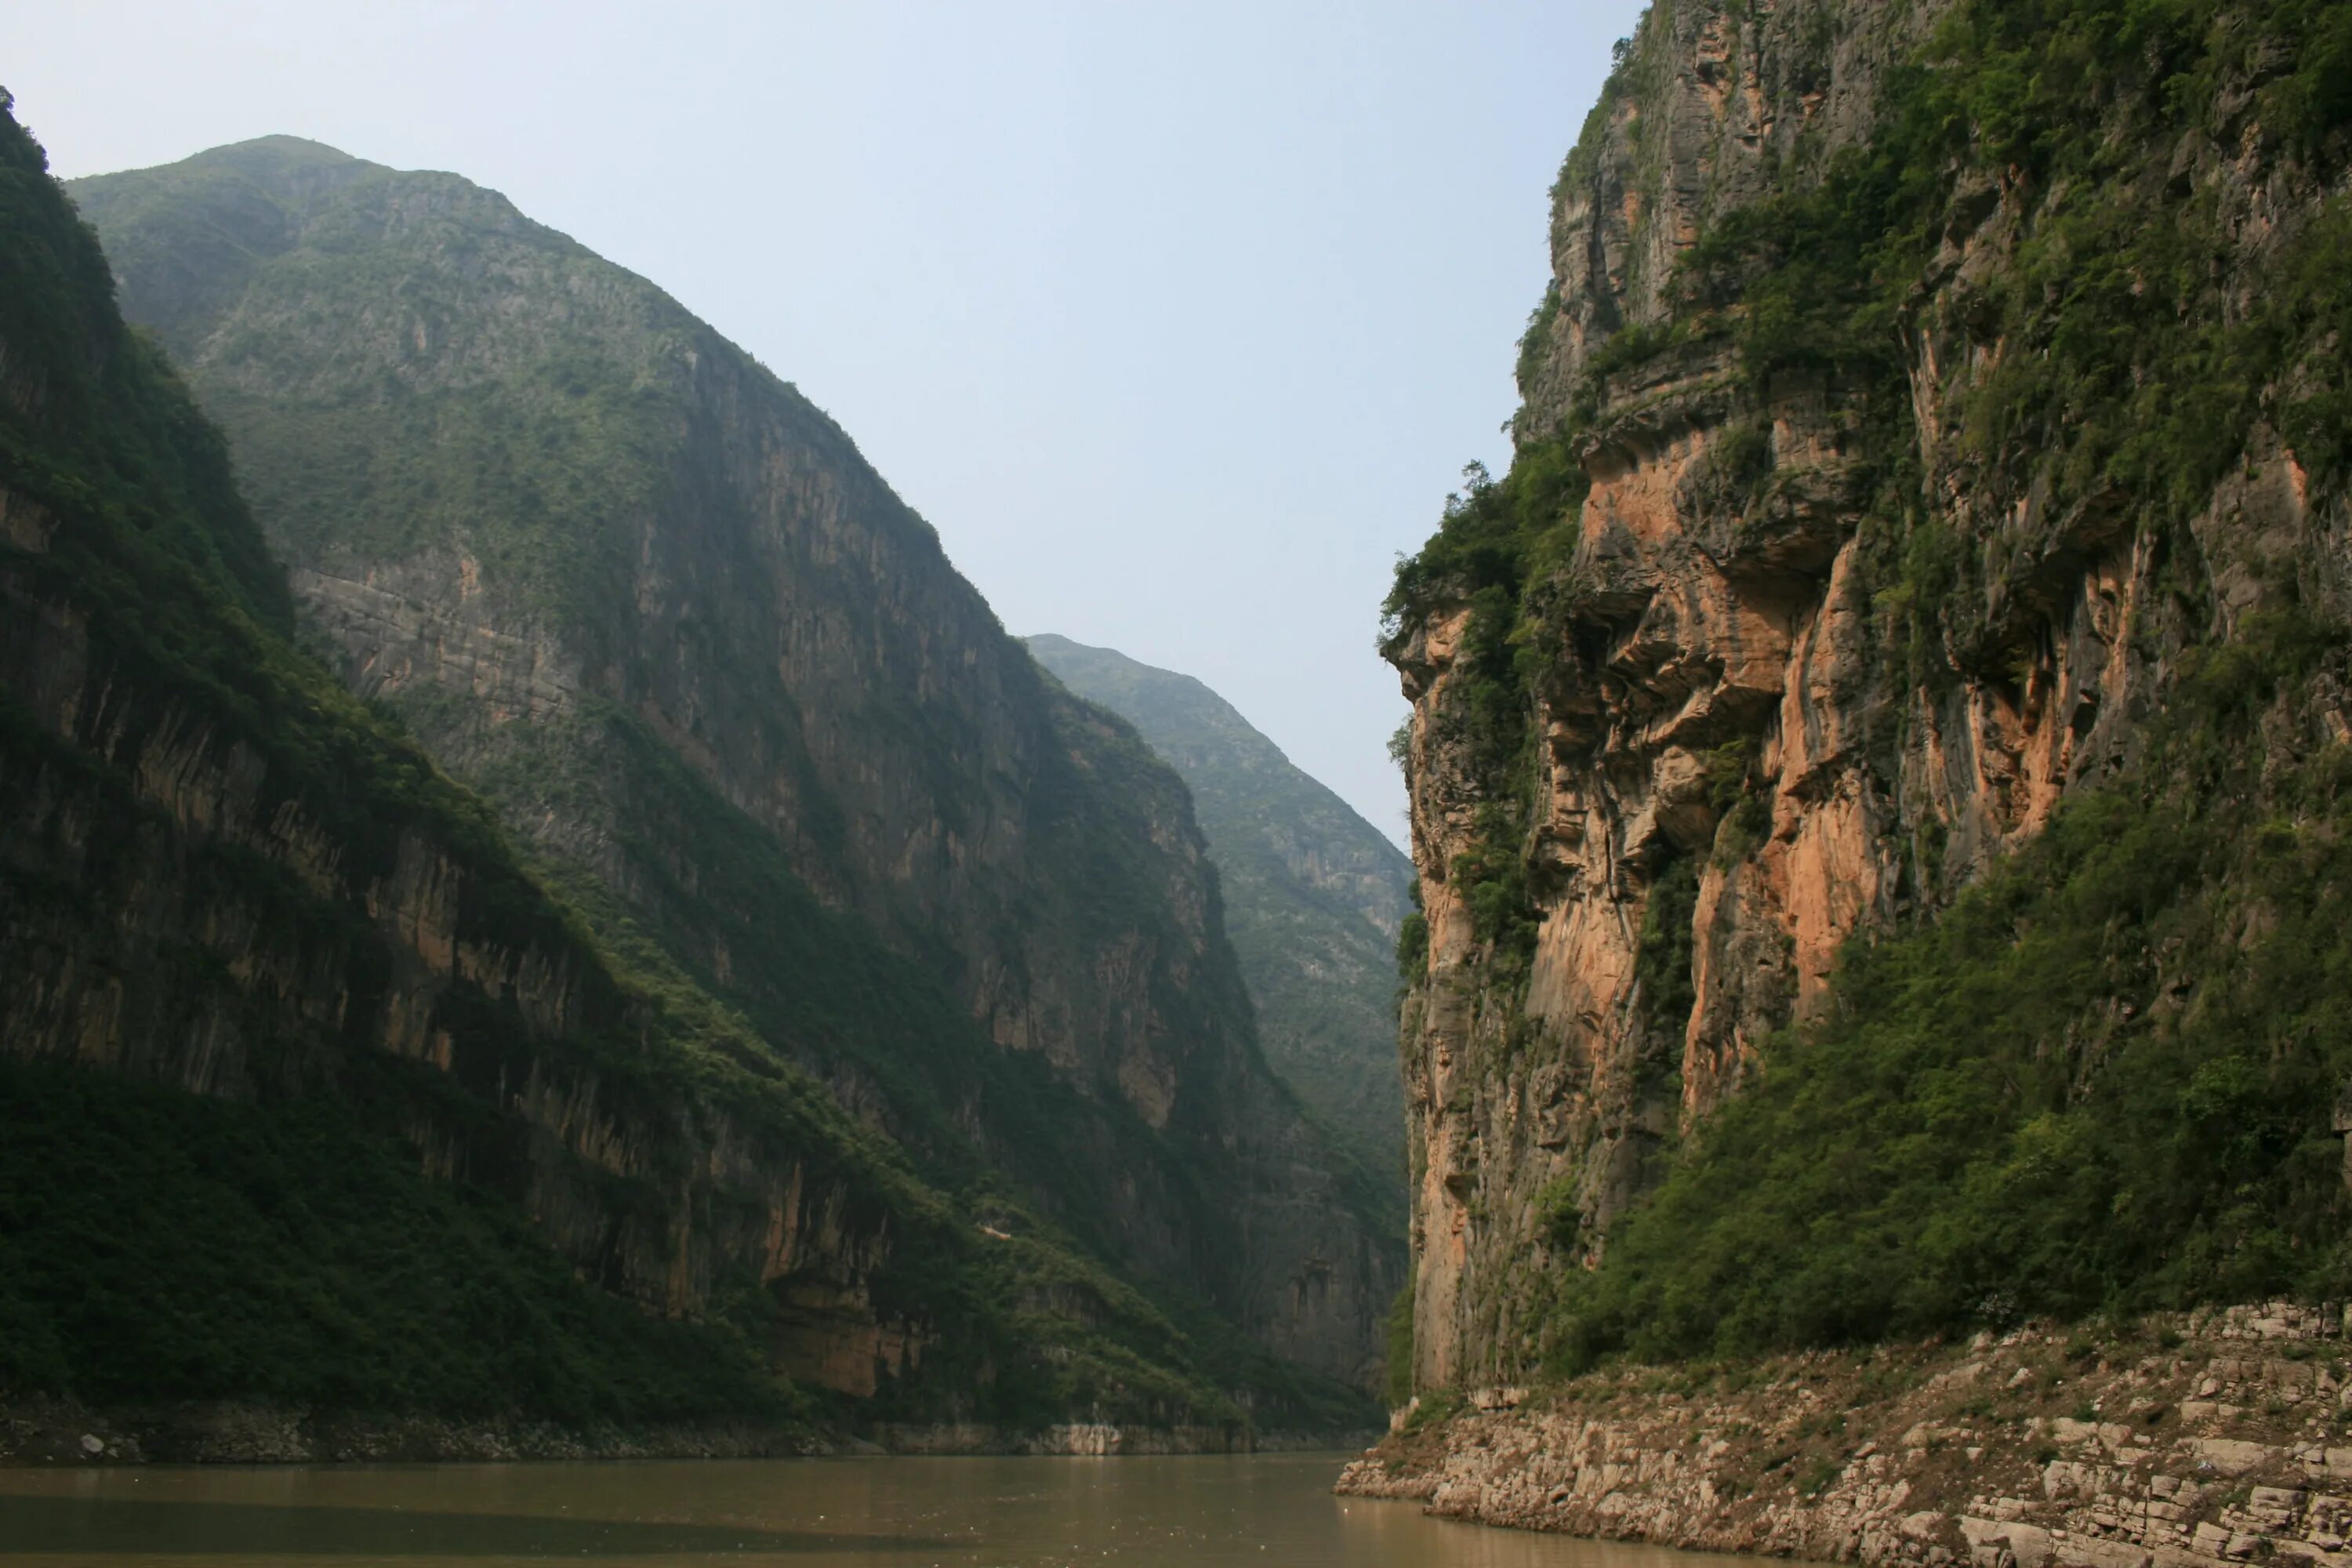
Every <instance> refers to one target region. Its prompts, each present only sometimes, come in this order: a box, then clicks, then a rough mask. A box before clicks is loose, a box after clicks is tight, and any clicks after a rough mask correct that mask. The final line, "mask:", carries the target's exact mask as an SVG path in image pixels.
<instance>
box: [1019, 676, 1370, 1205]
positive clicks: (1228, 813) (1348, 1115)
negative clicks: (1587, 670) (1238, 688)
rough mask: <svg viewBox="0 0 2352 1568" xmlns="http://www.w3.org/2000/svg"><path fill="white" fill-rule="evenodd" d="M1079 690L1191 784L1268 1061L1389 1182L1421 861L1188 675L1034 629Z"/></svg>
mask: <svg viewBox="0 0 2352 1568" xmlns="http://www.w3.org/2000/svg"><path fill="white" fill-rule="evenodd" d="M1028 642H1029V651H1030V652H1031V653H1032V654H1033V655H1034V656H1035V658H1036V659H1037V662H1038V663H1039V664H1042V665H1044V666H1045V668H1046V669H1048V670H1049V671H1051V672H1052V673H1053V675H1054V677H1055V679H1058V680H1060V681H1061V682H1062V684H1063V685H1065V686H1066V687H1068V688H1069V689H1071V690H1072V691H1075V692H1076V693H1077V694H1078V695H1079V696H1081V697H1083V698H1086V699H1087V700H1089V701H1092V702H1099V703H1101V704H1102V705H1103V706H1104V707H1106V708H1108V709H1109V710H1111V711H1113V712H1115V713H1117V714H1118V715H1119V716H1120V717H1121V718H1123V719H1125V720H1127V721H1129V723H1131V724H1133V725H1134V726H1135V727H1136V731H1137V732H1138V733H1139V734H1141V735H1142V737H1143V738H1144V739H1145V740H1146V741H1148V742H1150V745H1151V749H1152V750H1153V751H1154V752H1158V753H1159V754H1160V757H1161V758H1163V759H1164V760H1165V761H1166V762H1167V763H1168V764H1169V765H1170V766H1171V767H1172V768H1174V769H1175V770H1176V772H1177V773H1179V774H1181V775H1182V777H1183V780H1184V783H1185V784H1186V786H1187V787H1189V788H1190V789H1191V790H1192V805H1193V809H1194V810H1195V811H1196V812H1197V813H1198V814H1199V816H1200V819H1201V831H1202V833H1203V834H1204V835H1206V836H1207V838H1208V841H1209V856H1210V858H1212V859H1213V860H1214V861H1215V862H1216V865H1217V874H1218V878H1219V881H1220V883H1221V885H1222V887H1223V890H1224V898H1225V927H1226V930H1227V931H1230V932H1232V934H1233V940H1234V952H1235V953H1236V954H1237V955H1238V956H1239V957H1240V959H1241V964H1242V975H1243V977H1244V979H1245V980H1247V981H1248V983H1249V989H1250V996H1251V999H1252V1000H1253V1001H1254V1002H1255V1003H1256V1005H1257V1021H1258V1037H1259V1038H1260V1040H1261V1041H1262V1042H1263V1043H1264V1045H1265V1055H1266V1060H1267V1061H1268V1062H1269V1063H1271V1064H1272V1065H1273V1067H1274V1069H1275V1071H1276V1072H1277V1073H1279V1074H1280V1075H1281V1076H1282V1078H1283V1079H1284V1081H1286V1082H1287V1083H1288V1084H1289V1085H1290V1087H1291V1089H1293V1090H1294V1091H1296V1092H1297V1095H1298V1097H1299V1100H1301V1101H1302V1102H1303V1103H1304V1104H1305V1105H1306V1106H1307V1109H1309V1110H1312V1111H1314V1112H1315V1113H1316V1114H1317V1115H1318V1116H1319V1117H1321V1118H1322V1119H1323V1120H1324V1121H1326V1122H1327V1123H1328V1125H1330V1126H1331V1127H1332V1128H1333V1129H1335V1130H1336V1131H1339V1134H1340V1135H1341V1136H1342V1137H1343V1138H1344V1139H1345V1140H1346V1141H1347V1144H1348V1146H1349V1148H1350V1149H1352V1150H1353V1151H1354V1152H1356V1154H1357V1156H1358V1157H1359V1158H1360V1159H1361V1160H1362V1161H1363V1162H1364V1163H1366V1164H1367V1165H1368V1166H1370V1168H1371V1169H1373V1170H1375V1171H1377V1172H1380V1173H1381V1175H1382V1177H1383V1178H1384V1179H1385V1178H1387V1177H1389V1176H1390V1175H1391V1173H1402V1171H1403V1169H1404V1095H1403V1089H1402V1086H1401V1085H1400V1083H1399V1080H1398V1077H1397V1070H1396V974H1395V968H1396V964H1395V952H1396V942H1397V932H1398V930H1399V928H1400V927H1401V926H1402V923H1403V921H1404V918H1405V916H1406V915H1407V914H1408V913H1410V912H1411V910H1412V903H1411V900H1410V897H1409V889H1410V888H1411V886H1412V861H1411V860H1409V859H1408V858H1405V856H1404V855H1403V854H1402V852H1400V851H1399V850H1398V849H1397V847H1395V846H1394V845H1392V844H1391V843H1390V842H1389V841H1388V840H1387V838H1385V837H1382V836H1381V832H1380V830H1379V829H1378V828H1376V827H1374V826H1372V825H1371V824H1370V823H1369V822H1366V821H1365V820H1364V819H1363V818H1362V817H1361V816H1358V815H1357V814H1356V813H1355V811H1354V810H1353V809H1352V808H1350V807H1349V805H1348V804H1347V803H1346V802H1345V801H1343V800H1341V799H1340V798H1339V796H1338V795H1333V794H1332V793H1331V792H1330V791H1329V790H1328V789H1327V788H1325V787H1324V786H1323V785H1322V784H1318V783H1317V782H1316V780H1314V779H1313V778H1311V777H1309V776H1308V775H1307V773H1303V772H1301V771H1300V770H1299V769H1298V768H1297V767H1295V766H1293V765H1292V763H1291V761H1290V759H1289V758H1287V757H1286V756H1284V755H1283V754H1282V750H1281V748H1280V747H1278V746H1276V744H1275V743H1274V742H1271V741H1269V740H1267V739H1266V738H1265V736H1264V735H1262V734H1260V733H1258V732H1257V731H1255V729H1252V728H1251V727H1250V723H1249V721H1248V720H1246V719H1244V718H1243V717H1242V716H1241V714H1240V713H1238V712H1236V711H1235V710H1234V707H1233V705H1232V704H1231V703H1229V702H1227V701H1225V700H1224V699H1223V698H1222V697H1219V696H1218V695H1217V694H1216V693H1215V692H1213V691H1212V690H1210V689H1208V688H1207V687H1205V686H1203V685H1202V684H1201V683H1200V682H1199V681H1197V680H1195V679H1192V677H1191V676H1189V675H1178V674H1176V673H1174V672H1173V671H1171V670H1165V669H1155V668H1152V667H1151V666H1150V665H1148V664H1139V663H1137V662H1136V661H1135V660H1134V659H1131V658H1128V657H1127V656H1126V655H1124V654H1121V653H1119V652H1118V651H1117V650H1115V649H1112V648H1098V647H1085V646H1083V645H1082V644H1078V643H1074V642H1072V641H1070V640H1069V639H1068V638H1067V637H1053V636H1050V635H1049V636H1041V637H1031V638H1029V639H1028Z"/></svg>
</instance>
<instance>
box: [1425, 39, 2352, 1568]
mask: <svg viewBox="0 0 2352 1568" xmlns="http://www.w3.org/2000/svg"><path fill="white" fill-rule="evenodd" d="M2347 65H2352V7H2347V6H2344V5H2340V4H2305V3H2295V4H2276V5H2272V4H2253V3H2250V0H2181V3H2179V4H2158V5H2125V4H2121V3H2119V0H2067V3H2064V4H2055V5H2011V4H2003V3H2000V0H1940V3H1932V4H1930V3H1912V0H1905V3H1899V4H1887V5H1865V4H1860V3H1856V0H1785V3H1783V4H1780V5H1771V6H1751V5H1734V4H1729V3H1727V0H1685V3H1681V4H1676V5H1663V4H1662V5H1654V6H1652V7H1651V8H1650V10H1649V12H1648V13H1647V15H1646V16H1645V17H1644V18H1643V22H1642V25H1641V26H1640V29H1639V31H1638V33H1637V34H1636V35H1635V36H1634V37H1633V38H1632V39H1631V40H1629V41H1628V42H1627V43H1626V44H1625V45H1623V46H1622V47H1621V50H1620V57H1619V59H1618V62H1617V66H1616V69H1615V71H1614V73H1613V74H1612V77H1611V78H1610V80H1609V85H1608V87H1607V89H1606V90H1605V91H1604V93H1603V95H1602V97H1601V101H1600V103H1599V104H1598V105H1597V106H1596V107H1595V108H1594V109H1593V110H1592V111H1591V116H1590V118H1589V119H1588V120H1587V121H1586V123H1585V127H1584V131H1583V134H1582V136H1581V138H1580V140H1579V142H1578V143H1577V145H1576V147H1575V149H1574V151H1573V152H1571V153H1570V155H1569V157H1568V159H1567V162H1566V163H1565V164H1564V166H1563V167H1562V169H1561V172H1560V174H1559V181H1558V183H1557V184H1556V185H1555V186H1554V188H1553V192H1552V220H1551V228H1550V237H1551V251H1552V279H1551V283H1550V286H1549V289H1548V290H1547V292H1546V294H1545V296H1544V298H1543V300H1541V302H1540V304H1539V306H1538V309H1537V310H1536V311H1535V313H1534V315H1533V317H1532V318H1531V320H1530V321H1529V323H1528V330H1527V333H1526V336H1525V337H1524V339H1523V340H1522V342H1521V343H1520V345H1519V358H1518V380H1519V387H1520V391H1521V395H1522V405H1521V407H1520V410H1519V412H1518V414H1517V417H1516V420H1515V422H1514V424H1513V426H1512V433H1513V437H1514V455H1513V458H1512V462H1511V465H1510V467H1509V468H1508V470H1507V473H1506V474H1504V475H1503V476H1502V477H1500V478H1496V477H1493V476H1490V475H1488V474H1486V473H1485V472H1484V471H1483V470H1476V469H1474V470H1473V471H1472V472H1471V473H1470V474H1469V476H1468V480H1467V483H1466V484H1465V488H1464V489H1463V490H1462V492H1461V493H1459V494H1457V495H1456V496H1454V498H1453V499H1452V500H1451V501H1450V503H1449V504H1448V506H1447V508H1446V510H1445V512H1444V518H1443V520H1442V522H1441V524H1440V526H1439V528H1438V530H1437V531H1436V533H1435V534H1434V535H1433V537H1432V538H1431V539H1430V541H1429V542H1428V543H1427V544H1426V545H1425V546H1424V548H1423V550H1422V551H1421V552H1419V553H1418V554H1417V555H1415V556H1414V557H1412V559H1410V560H1408V561H1406V562H1405V563H1402V565H1401V566H1400V568H1399V571H1398V574H1397V578H1396V583H1395V588H1394V592H1393V594H1392V595H1391V598H1390V599H1389V601H1388V604H1387V605H1386V606H1385V614H1386V617H1387V618H1386V624H1385V627H1384V631H1385V637H1386V641H1385V651H1386V654H1387V656H1388V658H1390V659H1391V662H1392V663H1393V664H1394V666H1395V667H1396V668H1397V669H1398V671H1399V673H1400V675H1401V678H1402V684H1403V687H1404V689H1405V691H1406V693H1407V695H1408V696H1409V697H1410V699H1411V700H1412V702H1413V704H1414V709H1413V717H1412V727H1411V732H1410V751H1409V776H1410V782H1411V795H1412V832H1413V850H1414V858H1415V861H1416V864H1417V866H1418V868H1419V873H1420V882H1421V892H1422V898H1423V904H1424V905H1425V907H1426V910H1427V913H1426V919H1425V921H1423V922H1417V923H1416V924H1415V926H1414V927H1413V929H1412V931H1410V932H1409V933H1408V935H1407V938H1406V942H1405V946H1404V951H1405V953H1406V957H1407V964H1408V979H1409V981H1410V982H1411V984H1412V990H1411V993H1410V994H1409V995H1408V998H1407V1000H1406V1003H1405V1022H1404V1031H1405V1037H1406V1045H1405V1051H1406V1058H1407V1075H1408V1089H1407V1098H1408V1102H1409V1105H1410V1107H1411V1117H1412V1160H1413V1204H1414V1219H1413V1236H1414V1240H1415V1259H1414V1268H1415V1309H1414V1321H1413V1335H1414V1339H1413V1346H1412V1364H1413V1367H1414V1373H1415V1381H1416V1383H1417V1384H1418V1385H1419V1386H1420V1387H1422V1388H1423V1389H1432V1390H1434V1389H1440V1388H1445V1387H1463V1386H1476V1385H1486V1384H1517V1383H1521V1382H1524V1381H1525V1380H1526V1379H1527V1378H1528V1377H1530V1376H1533V1375H1537V1374H1539V1373H1545V1372H1547V1371H1548V1372H1549V1373H1553V1374H1566V1373H1573V1372H1576V1371H1577V1370H1578V1369H1580V1368H1583V1367H1587V1366H1590V1365H1591V1364H1593V1363H1595V1362H1596V1361H1597V1360H1599V1359H1600V1358H1602V1357H1605V1356H1609V1355H1612V1354H1617V1353H1621V1352H1622V1353H1630V1354H1632V1355H1633V1356H1635V1357H1637V1358H1640V1359H1644V1360H1652V1361H1656V1360H1676V1359H1691V1358H1706V1357H1712V1356H1727V1355H1742V1354H1757V1353H1762V1352H1772V1351H1781V1350H1790V1351H1793V1350H1805V1349H1811V1348H1813V1347H1819V1346H1824V1345H1833V1344H1842V1343H1850V1342H1855V1341H1868V1340H1874V1339H1878V1338H1881V1337H1884V1336H1888V1335H1898V1336H1899V1335H1910V1336H1915V1337H1918V1338H1927V1337H1929V1336H1937V1335H1949V1336H1953V1337H1955V1338H1957V1339H1966V1338H1967V1337H1968V1336H1969V1335H1970V1334H1973V1333H1974V1332H1975V1331H1978V1330H1979V1329H1988V1328H1989V1329H1994V1330H2000V1331H2006V1330H2007V1329H2008V1328H2010V1327H2012V1326H2014V1325H2015V1324H2016V1323H2017V1322H2018V1321H2020V1320H2021V1319H2023V1318H2026V1317H2030V1316H2034V1315H2048V1316H2053V1317H2056V1318H2060V1319H2079V1318H2081V1317H2083V1316H2084V1315H2085V1314H2089V1313H2092V1312H2095V1311H2102V1310H2104V1311H2107V1312H2110V1313H2116V1314H2129V1313H2132V1312H2135V1311H2139V1310H2148V1309H2153V1308H2182V1307H2189V1306H2193V1305H2197V1304H2200V1303H2216V1302H2219V1303H2228V1302H2233V1301H2234V1302H2245V1301H2256V1300H2266V1299H2269V1298H2271V1297H2274V1296H2275V1297H2285V1296H2292V1297H2301V1298H2306V1299H2310V1300H2325V1299H2331V1298H2335V1299H2340V1298H2341V1296H2342V1295H2343V1293H2344V1289H2345V1287H2346V1286H2347V1284H2352V1268H2347V1258H2352V1250H2347V1245H2348V1244H2352V1227H2347V1220H2352V1205H2347V1196H2346V1193H2345V1187H2344V1182H2343V1179H2342V1177H2341V1175H2340V1173H2339V1170H2340V1162H2339V1159H2338V1153H2337V1149H2336V1139H2335V1138H2334V1136H2333V1135H2332V1131H2331V1128H2330V1124H2329V1108H2330V1106H2331V1105H2332V1104H2333V1103H2335V1100H2336V1090H2337V1087H2338V1085H2339V1084H2340V1083H2341V1082H2342V1081H2343V1080H2344V1079H2345V1077H2346V1075H2347V1072H2352V1046H2347V1040H2346V1037H2345V1035H2344V1033H2343V1031H2342V1030H2341V1029H2340V1028H2339V1027H2337V1026H2336V1024H2335V1023H2334V1022H2333V1020H2335V1019H2336V1018H2338V1017H2340V1016H2341V1013H2342V1010H2343V1008H2344V1007H2345V1005H2347V1002H2352V947H2347V942H2352V937H2347V927H2346V925H2345V922H2344V921H2342V919H2341V918H2340V913H2341V910H2342V908H2343V900H2344V897H2345V889H2346V888H2347V885H2352V884H2347V879H2346V878H2347V872H2352V859H2347V849H2346V848H2345V845H2346V844H2347V843H2352V838H2347V829H2352V803H2347V799H2346V796H2345V792H2344V790H2343V787H2342V784H2341V782H2340V781H2342V780H2343V779H2344V778H2345V777H2346V776H2347V773H2346V770H2347V767H2352V749H2347V742H2352V727H2347V720H2346V718H2345V714H2346V712H2347V708H2346V702H2345V696H2344V693H2345V691H2346V689H2347V673H2348V672H2347V659H2346V652H2347V646H2352V638H2347V614H2348V613H2352V585H2348V584H2352V574H2347V569H2346V564H2345V563H2346V556H2345V553H2344V549H2343V541H2344V539H2345V537H2346V535H2347V528H2352V510H2348V509H2347V476H2352V363H2348V362H2347V359H2346V356H2345V354H2344V353H2343V345H2344V344H2345V343H2346V342H2352V274H2347V271H2346V269H2345V268H2344V266H2343V258H2344V257H2345V256H2346V255H2347V253H2352V250H2347V242H2352V204H2347V197H2346V195H2345V174H2346V170H2347V161H2352V159H2348V158H2347V154H2352V93H2347V89H2346V85H2345V84H2346V83H2347V81H2352V76H2347V69H2346V68H2347ZM1876 1473H1877V1472H1875V1471H1874V1474H1876ZM1986 1551H1990V1548H1979V1554H1980V1555H1981V1554H1982V1552H1986Z"/></svg>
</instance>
